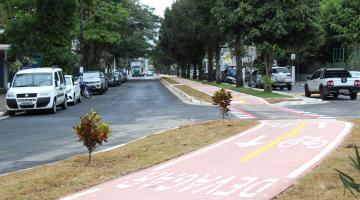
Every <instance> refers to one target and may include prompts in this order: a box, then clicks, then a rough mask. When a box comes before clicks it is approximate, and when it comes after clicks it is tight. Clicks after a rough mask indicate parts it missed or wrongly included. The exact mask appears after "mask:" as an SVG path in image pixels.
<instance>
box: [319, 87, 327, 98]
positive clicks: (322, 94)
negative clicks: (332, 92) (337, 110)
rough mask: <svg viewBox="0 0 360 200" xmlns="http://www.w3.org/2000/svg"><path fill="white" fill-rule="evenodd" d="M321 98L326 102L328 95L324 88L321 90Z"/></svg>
mask: <svg viewBox="0 0 360 200" xmlns="http://www.w3.org/2000/svg"><path fill="white" fill-rule="evenodd" d="M320 98H321V99H322V100H326V98H327V95H326V93H325V88H324V87H322V88H321V89H320Z"/></svg>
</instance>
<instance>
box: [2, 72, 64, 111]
mask: <svg viewBox="0 0 360 200" xmlns="http://www.w3.org/2000/svg"><path fill="white" fill-rule="evenodd" d="M57 106H61V107H62V108H63V109H66V108H67V97H66V85H65V78H64V74H63V71H62V69H60V68H31V69H25V70H21V71H19V72H17V73H16V74H15V76H14V79H13V81H12V83H11V84H10V83H9V84H8V91H7V93H6V108H7V111H8V114H9V115H10V116H11V115H14V114H15V112H18V111H28V110H48V111H49V112H50V113H56V107H57Z"/></svg>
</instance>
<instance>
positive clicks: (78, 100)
mask: <svg viewBox="0 0 360 200" xmlns="http://www.w3.org/2000/svg"><path fill="white" fill-rule="evenodd" d="M77 102H78V103H81V95H79V98H78V99H77Z"/></svg>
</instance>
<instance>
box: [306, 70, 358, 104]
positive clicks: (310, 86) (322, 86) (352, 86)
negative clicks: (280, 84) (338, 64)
mask: <svg viewBox="0 0 360 200" xmlns="http://www.w3.org/2000/svg"><path fill="white" fill-rule="evenodd" d="M304 87H305V96H306V97H310V96H311V95H312V94H314V93H318V94H320V97H321V99H324V100H325V99H326V98H327V97H328V96H329V95H332V96H333V97H338V96H339V95H340V94H342V95H347V96H350V99H351V100H355V99H356V98H357V93H358V92H359V91H360V78H359V77H356V78H352V76H351V74H350V72H349V71H348V70H346V69H345V68H328V69H321V70H318V71H316V72H315V73H314V74H313V75H312V76H311V77H308V80H307V81H306V84H305V86H304Z"/></svg>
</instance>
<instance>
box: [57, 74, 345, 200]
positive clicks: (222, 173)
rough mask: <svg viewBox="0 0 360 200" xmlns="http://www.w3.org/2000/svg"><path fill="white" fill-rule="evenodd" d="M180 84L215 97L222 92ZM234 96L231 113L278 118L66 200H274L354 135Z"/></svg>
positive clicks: (341, 126)
mask: <svg viewBox="0 0 360 200" xmlns="http://www.w3.org/2000/svg"><path fill="white" fill-rule="evenodd" d="M176 79H177V80H176V81H178V82H181V83H183V84H186V85H189V86H191V87H193V88H195V89H198V90H200V91H203V92H205V93H207V94H210V95H212V94H213V93H214V92H215V91H216V90H218V89H219V88H217V87H214V86H209V85H205V84H201V83H197V82H194V81H190V80H185V79H179V78H176ZM233 96H234V97H235V99H236V100H235V101H234V102H233V103H232V105H231V109H232V110H233V111H232V112H234V110H235V112H238V113H240V112H241V111H242V112H244V113H247V114H248V115H252V116H254V118H256V117H258V116H257V114H260V113H264V111H266V112H267V113H269V114H267V115H269V116H270V115H271V116H272V115H273V116H275V117H274V118H271V119H272V120H268V121H261V125H259V126H257V127H255V128H253V129H251V130H249V131H246V132H243V133H239V134H238V135H236V136H234V137H232V138H229V139H227V140H224V141H221V142H219V143H216V144H213V145H210V146H208V147H205V148H202V149H200V150H198V151H195V152H193V153H190V154H187V155H184V156H181V157H179V158H176V159H174V160H170V161H168V162H165V163H163V164H160V165H157V166H154V167H152V168H149V169H145V170H142V171H139V172H137V173H133V174H130V175H127V176H124V177H120V178H118V179H115V180H112V181H109V182H106V183H104V184H101V185H98V186H95V187H93V188H90V189H87V190H85V191H82V192H79V193H76V194H73V195H70V196H68V197H64V198H63V199H62V200H78V199H83V200H95V199H103V200H115V199H124V200H138V199H147V200H169V199H171V200H185V199H186V200H222V199H224V200H225V199H226V200H231V199H253V200H266V199H272V198H274V197H275V196H276V195H278V194H279V193H281V192H282V191H284V190H286V189H287V188H289V187H290V186H291V185H292V184H294V182H295V181H296V179H297V178H298V177H299V176H301V175H303V174H304V173H306V172H308V171H309V170H310V169H312V168H313V167H315V166H316V165H318V164H319V162H320V161H321V159H323V158H324V157H325V156H326V155H327V154H328V153H329V152H330V151H331V150H333V149H334V148H336V147H337V145H338V144H339V143H340V142H341V141H342V140H343V138H344V137H345V136H346V135H347V134H348V133H349V132H350V131H351V124H350V123H347V122H342V121H337V120H335V119H321V118H320V119H319V117H318V116H315V115H314V114H313V113H306V112H300V111H296V112H295V111H291V110H288V109H286V108H283V107H278V106H272V105H269V104H268V103H267V102H265V101H264V100H262V99H260V98H257V97H253V96H250V95H246V94H241V93H237V92H233ZM246 110H251V111H249V112H247V111H246ZM240 114H241V113H240ZM240 114H239V115H240ZM296 116H298V117H297V118H296ZM276 117H277V118H280V119H282V120H277V119H276Z"/></svg>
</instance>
